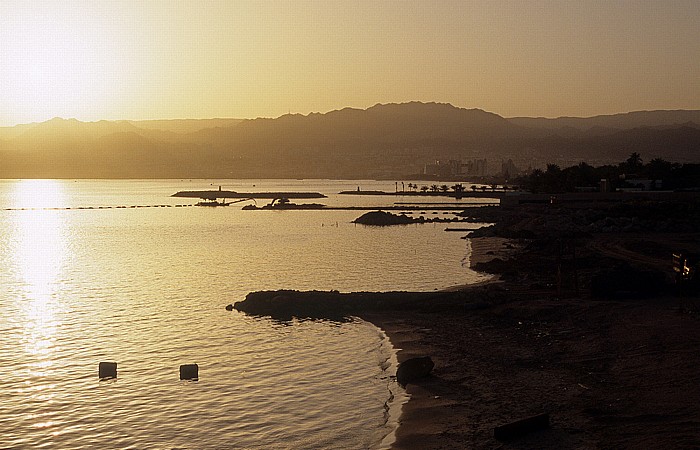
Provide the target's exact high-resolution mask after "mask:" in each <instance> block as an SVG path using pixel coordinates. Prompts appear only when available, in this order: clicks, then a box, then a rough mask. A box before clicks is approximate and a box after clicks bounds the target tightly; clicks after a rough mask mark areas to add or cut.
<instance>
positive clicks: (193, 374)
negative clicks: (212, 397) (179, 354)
mask: <svg viewBox="0 0 700 450" xmlns="http://www.w3.org/2000/svg"><path fill="white" fill-rule="evenodd" d="M180 379H181V380H197V379H199V366H198V365H197V364H183V365H181V366H180Z"/></svg>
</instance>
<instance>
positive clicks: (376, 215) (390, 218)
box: [354, 211, 425, 226]
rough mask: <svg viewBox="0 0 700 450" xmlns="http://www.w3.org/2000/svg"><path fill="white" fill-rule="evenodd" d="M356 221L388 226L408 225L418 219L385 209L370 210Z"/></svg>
mask: <svg viewBox="0 0 700 450" xmlns="http://www.w3.org/2000/svg"><path fill="white" fill-rule="evenodd" d="M424 220H425V219H424ZM354 222H355V223H359V224H361V225H374V226H387V225H407V224H410V223H416V222H418V220H416V219H413V218H411V217H408V216H404V215H396V214H391V213H388V212H384V211H370V212H368V213H365V214H363V215H361V216H360V217H358V218H357V219H355V220H354Z"/></svg>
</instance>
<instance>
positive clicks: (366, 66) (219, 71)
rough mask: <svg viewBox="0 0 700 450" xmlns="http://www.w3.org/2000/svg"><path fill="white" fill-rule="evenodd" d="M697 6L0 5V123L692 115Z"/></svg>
mask: <svg viewBox="0 0 700 450" xmlns="http://www.w3.org/2000/svg"><path fill="white" fill-rule="evenodd" d="M699 18H700V2H693V1H690V2H682V1H674V2H651V1H639V2H622V1H613V2H598V1H591V0H588V1H582V2H563V1H562V2H559V1H528V2H513V1H490V0H489V1H469V2H463V1H443V2H438V3H433V2H425V1H405V2H403V1H402V2H389V1H382V2H340V1H328V2H325V1H324V2H314V1H298V2H297V1H295V2H288V1H280V0H276V1H266V2H254V1H235V2H232V1H207V2H192V1H183V2H175V3H173V2H162V1H148V2H135V1H123V2H112V1H105V2H103V1H100V2H88V1H83V0H66V1H32V2H20V1H15V0H9V1H3V2H2V3H0V43H1V44H0V67H2V71H1V72H0V88H1V89H0V104H1V105H2V108H0V124H2V125H14V124H17V123H27V122H32V121H44V120H48V119H50V118H52V117H55V116H60V117H64V118H71V117H75V118H77V119H79V120H83V121H94V120H100V119H134V120H139V119H158V118H210V117H235V118H254V117H259V116H264V117H277V116H279V115H282V114H285V113H287V112H297V113H303V114H306V113H309V112H326V111H329V110H332V109H338V108H342V107H346V106H351V107H359V108H366V107H369V106H372V105H374V104H376V103H388V102H405V101H412V100H418V101H438V102H448V103H452V104H454V105H456V106H462V107H468V108H471V107H477V108H482V109H485V110H488V111H494V112H498V113H499V114H501V115H504V116H506V117H507V116H518V115H530V116H547V117H554V116H559V115H577V116H581V115H595V114H606V113H615V112H621V111H630V110H640V109H676V108H696V107H697V106H698V104H700V78H698V76H697V74H698V73H699V72H700V40H698V39H697V22H698V20H699Z"/></svg>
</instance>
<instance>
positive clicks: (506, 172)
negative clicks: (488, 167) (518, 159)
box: [500, 159, 520, 180]
mask: <svg viewBox="0 0 700 450" xmlns="http://www.w3.org/2000/svg"><path fill="white" fill-rule="evenodd" d="M519 174H520V170H518V168H517V167H515V164H514V163H513V160H512V159H509V160H508V161H501V174H500V175H501V176H502V177H503V178H505V179H506V180H510V179H511V178H514V177H516V176H517V175H519Z"/></svg>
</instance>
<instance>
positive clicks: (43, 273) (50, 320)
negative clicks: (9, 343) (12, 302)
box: [10, 180, 67, 376]
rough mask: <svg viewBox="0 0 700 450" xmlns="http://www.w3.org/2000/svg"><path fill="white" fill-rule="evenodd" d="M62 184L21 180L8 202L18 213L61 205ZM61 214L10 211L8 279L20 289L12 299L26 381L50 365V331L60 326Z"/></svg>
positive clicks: (63, 248)
mask: <svg viewBox="0 0 700 450" xmlns="http://www.w3.org/2000/svg"><path fill="white" fill-rule="evenodd" d="M64 197H65V196H64V193H63V184H62V182H60V181H54V180H26V181H20V182H18V183H17V184H16V185H15V188H14V190H13V193H12V198H11V202H12V204H13V206H16V207H19V208H46V207H56V206H60V205H62V204H65V198H64ZM64 214H65V212H64V211H57V210H49V209H33V210H28V211H14V214H13V219H14V220H13V230H12V236H13V238H12V244H11V248H10V251H11V252H12V260H13V262H14V264H13V267H14V268H15V270H14V272H15V273H14V276H15V277H16V279H17V282H18V284H19V285H21V286H22V287H23V289H22V290H21V291H20V292H21V294H20V295H21V297H20V298H18V299H17V301H18V302H20V304H21V308H20V309H21V310H22V311H24V313H25V314H24V318H23V319H22V320H23V322H24V329H25V332H24V346H25V351H26V353H27V356H28V362H30V361H31V363H30V367H31V369H30V370H31V371H32V373H31V375H33V376H41V375H42V374H44V373H45V372H44V371H45V370H47V369H48V368H50V366H51V365H52V359H51V354H52V353H53V351H54V346H55V340H56V331H57V327H58V326H59V325H60V324H59V322H58V316H57V311H58V309H59V307H60V300H61V299H60V298H58V282H59V280H60V275H61V272H62V271H63V264H64V261H65V257H66V251H67V246H66V241H65V230H64V228H65V227H64Z"/></svg>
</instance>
